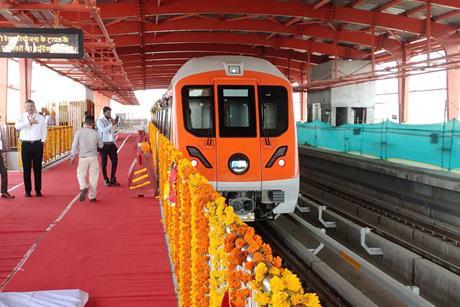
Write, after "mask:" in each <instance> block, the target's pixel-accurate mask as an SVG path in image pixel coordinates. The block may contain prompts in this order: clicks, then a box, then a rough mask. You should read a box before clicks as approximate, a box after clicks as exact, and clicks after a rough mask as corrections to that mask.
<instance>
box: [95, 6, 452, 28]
mask: <svg viewBox="0 0 460 307" xmlns="http://www.w3.org/2000/svg"><path fill="white" fill-rule="evenodd" d="M443 1H447V0H443ZM454 1H457V0H454ZM435 2H436V1H435V0H433V3H435ZM457 2H458V1H457ZM457 6H458V8H460V3H458V4H457ZM100 8H101V14H102V16H103V18H120V17H123V16H136V14H137V12H136V9H135V7H134V6H133V5H132V4H131V3H101V4H100ZM313 8H314V5H312V4H306V3H301V2H292V1H290V2H285V3H283V5H280V3H279V2H278V1H275V0H252V1H246V0H228V1H225V2H221V1H207V0H206V1H205V0H195V1H175V2H170V3H168V5H164V6H161V7H158V6H156V5H155V4H154V3H151V2H148V3H146V5H145V14H146V15H175V14H179V15H181V14H182V15H184V14H186V15H188V14H245V15H246V14H252V15H264V16H290V17H302V18H314V19H321V20H325V21H341V22H348V23H355V24H362V25H374V26H379V27H385V28H390V29H393V30H399V31H407V32H410V33H415V34H423V33H424V27H425V22H424V21H423V20H418V19H414V18H410V17H407V16H399V15H393V14H388V13H381V12H369V11H364V10H359V9H354V8H350V7H338V6H327V7H321V8H319V9H317V10H314V9H313ZM455 31H456V29H455V28H454V27H451V26H447V25H441V24H434V25H433V33H434V34H435V33H436V35H445V34H452V33H455Z"/></svg>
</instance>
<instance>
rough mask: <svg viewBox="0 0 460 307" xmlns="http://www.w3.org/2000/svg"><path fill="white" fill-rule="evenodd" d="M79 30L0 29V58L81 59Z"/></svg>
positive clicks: (81, 36)
mask: <svg viewBox="0 0 460 307" xmlns="http://www.w3.org/2000/svg"><path fill="white" fill-rule="evenodd" d="M83 54H84V50H83V32H82V31H81V30H79V29H50V28H41V29H40V28H0V57H8V58H58V59H81V58H83Z"/></svg>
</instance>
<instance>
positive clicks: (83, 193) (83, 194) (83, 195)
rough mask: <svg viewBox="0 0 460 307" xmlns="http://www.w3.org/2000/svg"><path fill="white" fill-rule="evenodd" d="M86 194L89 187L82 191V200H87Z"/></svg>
mask: <svg viewBox="0 0 460 307" xmlns="http://www.w3.org/2000/svg"><path fill="white" fill-rule="evenodd" d="M86 194H88V188H84V189H82V190H81V191H80V198H79V200H80V201H85V199H86Z"/></svg>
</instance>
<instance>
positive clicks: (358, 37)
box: [108, 18, 397, 47]
mask: <svg viewBox="0 0 460 307" xmlns="http://www.w3.org/2000/svg"><path fill="white" fill-rule="evenodd" d="M144 30H145V32H146V33H151V32H155V33H161V32H174V31H190V30H196V31H198V30H200V31H215V30H219V31H222V30H228V31H230V30H234V31H257V32H267V33H283V34H292V35H295V36H299V35H306V36H314V37H319V38H324V39H331V40H337V41H343V42H349V43H353V44H359V45H363V46H367V47H370V46H371V45H372V35H370V34H368V33H365V32H362V31H334V30H333V29H331V28H329V27H322V26H319V25H315V24H310V25H295V26H287V27H286V26H284V25H279V24H275V23H272V22H270V21H267V20H238V21H232V22H228V21H218V20H206V21H203V20H202V19H199V18H188V19H184V20H182V21H181V22H172V23H169V22H163V23H160V24H146V25H145V27H144ZM108 31H109V33H110V34H111V35H112V37H113V38H115V37H116V36H117V35H123V36H125V35H138V30H137V23H136V22H121V23H117V24H114V25H112V26H109V27H108ZM381 39H382V40H387V41H388V44H389V45H393V46H395V47H396V44H397V42H395V41H392V40H391V39H387V38H381Z"/></svg>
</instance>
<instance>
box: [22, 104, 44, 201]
mask: <svg viewBox="0 0 460 307" xmlns="http://www.w3.org/2000/svg"><path fill="white" fill-rule="evenodd" d="M25 109H26V112H25V113H23V114H22V115H21V116H20V117H19V118H18V120H17V121H16V124H15V127H16V129H17V130H19V131H20V134H19V138H20V140H21V144H22V149H21V159H22V169H23V175H24V187H25V190H26V193H25V195H24V196H25V197H31V196H32V195H31V192H32V180H31V178H30V173H31V170H32V168H33V169H34V181H35V195H36V196H37V197H42V196H43V195H42V192H41V191H42V161H43V144H44V143H45V141H46V135H47V132H48V129H47V125H46V121H45V117H43V116H42V115H40V114H38V113H37V110H36V108H35V102H34V101H33V100H31V99H28V100H27V101H26V102H25Z"/></svg>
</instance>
